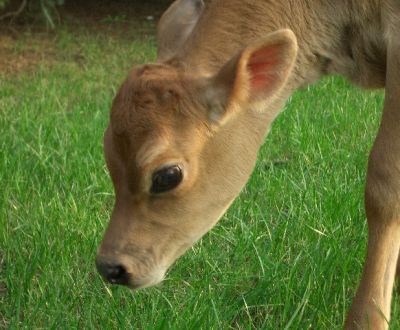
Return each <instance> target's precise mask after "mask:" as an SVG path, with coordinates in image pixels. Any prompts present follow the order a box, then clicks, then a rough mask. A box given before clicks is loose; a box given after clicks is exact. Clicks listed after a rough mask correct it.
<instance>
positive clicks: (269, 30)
mask: <svg viewBox="0 0 400 330" xmlns="http://www.w3.org/2000/svg"><path fill="white" fill-rule="evenodd" d="M203 7H204V6H203V4H202V2H201V1H196V0H178V1H176V2H175V3H174V4H173V5H172V6H171V7H170V9H169V10H168V11H167V12H166V13H165V14H164V15H163V17H162V19H161V22H160V25H159V54H158V63H155V64H148V65H144V66H141V67H137V68H135V69H133V70H132V72H131V73H130V74H129V76H128V78H127V79H126V80H125V82H124V83H123V85H122V87H121V88H120V90H119V92H118V94H117V96H116V97H115V99H114V103H113V106H112V110H111V121H110V125H109V126H108V128H107V131H106V133H105V140H104V144H105V155H106V161H107V165H108V168H109V171H110V174H111V178H112V181H113V184H114V187H115V193H116V201H115V207H114V211H113V213H112V216H111V222H110V224H109V227H108V229H107V231H106V233H105V236H104V240H103V242H102V244H101V247H100V249H99V252H98V257H97V261H96V262H97V267H98V269H99V271H100V273H101V274H102V275H103V276H104V277H105V278H106V279H107V280H109V281H110V282H111V283H118V284H125V285H128V286H129V287H131V288H139V287H146V286H150V285H153V284H156V283H158V282H160V281H161V280H162V279H163V277H164V274H165V272H166V271H167V269H168V267H169V266H170V265H171V264H172V263H173V262H174V261H175V260H176V259H177V258H178V257H179V256H180V255H182V254H183V253H184V252H185V251H186V250H187V249H188V248H189V247H191V246H192V245H193V244H194V243H195V242H196V241H197V240H198V239H199V238H200V237H202V235H204V234H205V233H206V232H207V231H208V230H210V228H212V227H213V226H214V225H215V223H216V222H217V221H218V220H219V218H220V217H221V216H222V215H223V214H224V212H225V211H226V210H227V208H228V207H229V206H230V204H231V203H232V201H233V200H234V199H235V197H236V196H237V195H238V194H239V192H240V191H241V189H242V188H243V186H244V185H245V183H246V181H247V179H248V178H249V176H250V173H251V171H252V169H253V167H254V163H255V161H256V157H257V152H258V149H259V147H260V146H261V144H262V143H263V140H264V137H265V135H266V134H267V133H268V130H269V127H270V125H271V123H272V122H273V120H274V119H275V118H276V116H277V115H278V114H279V111H280V109H281V108H282V106H283V104H284V102H285V100H287V98H288V97H289V96H290V95H291V94H292V93H293V91H295V90H296V89H297V88H299V87H300V86H304V85H307V84H310V83H312V82H315V81H316V80H318V79H319V78H320V77H322V76H324V75H328V74H341V75H343V76H345V77H347V78H348V79H350V80H351V81H353V82H354V83H355V84H357V85H359V86H361V87H364V88H379V87H385V89H386V98H385V105H384V110H383V116H382V122H381V126H380V129H379V132H378V136H377V138H376V141H375V144H374V146H373V148H372V151H371V155H370V158H369V165H368V175H367V185H366V193H365V205H366V212H367V218H368V227H369V241H368V254H367V260H366V263H365V267H364V272H363V275H362V279H361V284H360V286H359V288H358V291H357V294H356V297H355V298H354V302H353V305H352V307H351V310H350V313H349V315H348V318H347V321H346V324H345V327H346V328H347V329H358V328H363V329H367V328H371V329H386V328H387V327H388V320H389V317H390V302H391V296H392V288H393V283H394V278H395V272H396V263H397V259H398V255H399V248H400V133H399V132H400V107H399V100H400V56H399V54H400V1H399V0H333V1H327V0H296V1H291V0H270V1H266V0H265V1H263V0H214V1H212V3H211V4H210V5H209V6H208V8H206V9H205V10H203Z"/></svg>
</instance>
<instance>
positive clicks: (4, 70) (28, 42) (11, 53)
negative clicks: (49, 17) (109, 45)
mask: <svg viewBox="0 0 400 330" xmlns="http://www.w3.org/2000/svg"><path fill="white" fill-rule="evenodd" d="M14 2H15V3H16V4H18V3H19V2H18V1H14ZM171 2H172V0H147V1H139V0H136V1H132V0H101V1H96V0H89V1H78V0H67V1H65V5H64V6H62V7H58V9H57V12H56V13H54V15H53V17H54V21H55V23H56V24H57V27H56V29H55V30H51V29H49V27H48V26H47V25H46V23H45V22H44V21H43V20H42V19H40V14H38V13H37V12H34V11H33V12H32V11H31V10H30V9H29V8H27V9H26V10H25V11H24V12H23V13H22V14H21V15H19V16H18V17H15V18H13V19H12V20H3V21H0V77H1V76H3V77H4V76H10V75H15V74H18V73H21V72H31V71H34V70H35V68H37V66H38V65H43V64H44V65H51V64H53V63H55V62H57V61H59V60H60V58H63V57H65V56H64V55H63V54H60V50H58V49H57V47H56V46H55V40H56V39H57V37H58V33H59V31H60V30H62V29H64V30H67V31H68V32H70V33H72V34H82V33H83V34H94V35H101V36H103V37H104V36H110V37H112V38H123V39H126V40H132V39H133V38H137V37H138V36H143V37H148V36H150V35H154V32H155V25H156V22H157V21H158V19H159V17H160V16H161V14H162V13H163V11H164V10H165V9H166V8H167V7H168V6H169V4H170V3H171ZM14 7H15V6H14ZM9 10H11V9H9Z"/></svg>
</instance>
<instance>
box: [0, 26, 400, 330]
mask: <svg viewBox="0 0 400 330" xmlns="http://www.w3.org/2000/svg"><path fill="white" fill-rule="evenodd" d="M31 39H32V36H29V35H28V36H24V37H22V39H21V40H22V41H21V42H20V43H19V44H18V43H17V45H16V46H15V49H14V51H15V52H16V54H17V53H20V52H23V51H24V43H26V42H32V41H31ZM50 39H51V40H50V42H49V44H50V45H51V49H52V54H53V53H54V54H58V55H57V56H55V58H54V60H52V61H50V62H51V63H44V64H39V65H36V67H35V69H34V70H28V71H21V72H18V73H14V74H7V75H3V76H1V77H0V132H1V135H0V136H1V137H0V150H1V153H0V182H1V190H0V191H1V193H0V260H1V265H0V271H1V273H0V328H3V327H4V328H10V329H17V328H21V329H73V328H79V329H91V328H98V329H230V328H232V329H233V328H234V329H339V328H340V327H341V325H342V323H343V321H344V318H345V315H346V311H347V309H348V308H349V305H350V302H351V298H352V297H353V295H354V292H355V288H356V285H357V283H358V281H359V277H360V273H361V269H362V264H363V260H364V253H365V246H366V236H367V228H366V223H365V214H364V210H363V187H364V177H365V168H366V161H367V155H368V150H369V148H370V146H371V143H372V141H373V137H374V135H375V133H376V130H377V127H378V118H379V114H380V109H381V106H382V100H383V96H382V93H371V92H369V93H362V92H360V91H359V90H357V89H356V88H353V87H351V86H350V85H349V84H348V83H347V82H345V81H343V80H341V79H327V80H324V81H323V82H321V83H320V84H318V85H317V86H313V87H310V88H309V89H307V90H304V91H300V92H298V93H297V94H295V95H294V96H293V97H292V98H291V99H290V101H289V102H288V104H287V107H286V110H285V111H284V113H283V114H282V115H281V116H280V117H279V118H278V120H277V121H276V123H275V124H274V126H273V129H272V132H271V134H270V135H269V137H268V139H267V140H266V142H265V145H264V147H263V148H262V150H261V151H260V157H259V162H258V164H257V167H256V169H255V171H254V174H253V176H252V178H251V180H250V181H249V183H248V185H247V187H246V188H245V190H244V191H243V193H242V194H241V195H240V197H239V198H238V199H237V200H236V202H235V203H234V205H233V206H232V207H231V208H230V210H229V211H228V213H227V214H226V215H225V216H224V218H223V219H222V220H221V222H220V223H219V224H218V225H217V227H216V228H214V230H213V231H212V232H210V233H209V234H207V235H206V236H205V237H204V238H203V239H202V240H201V242H199V243H198V244H197V245H196V246H195V247H194V248H193V249H192V250H191V251H189V252H188V253H187V254H186V255H185V256H184V257H183V258H181V259H180V260H179V261H178V262H177V263H176V264H175V266H174V267H173V269H172V270H171V271H170V272H169V274H168V276H167V279H166V280H165V282H164V283H163V284H162V285H161V286H158V287H156V288H152V289H146V290H143V291H139V292H134V293H132V292H130V291H128V290H127V289H125V288H122V287H110V286H108V285H106V284H105V283H103V281H102V280H101V279H100V277H99V276H98V274H97V273H96V270H95V266H94V258H95V254H96V249H97V246H98V243H99V242H100V240H101V237H102V234H103V231H104V229H105V226H106V224H107V221H108V217H109V214H110V211H111V208H112V204H113V190H112V186H111V183H110V179H109V177H108V174H107V171H106V168H105V165H104V161H103V154H102V134H103V131H104V129H105V127H106V125H107V121H108V111H109V108H110V103H111V100H112V97H113V95H114V93H115V91H116V89H117V88H118V85H119V84H120V83H121V81H122V79H123V77H124V76H125V74H126V72H127V70H128V69H129V67H130V66H131V65H132V64H133V63H143V62H146V61H151V60H153V59H154V56H155V43H154V39H153V38H151V37H150V38H146V37H140V38H134V37H133V38H130V40H127V39H128V38H120V37H118V38H116V37H113V36H111V35H101V34H92V33H88V34H85V33H75V32H72V31H69V30H68V29H66V28H60V30H59V31H57V33H55V34H54V35H52V37H51V38H50ZM29 40H30V41H29ZM47 62H49V61H47ZM397 298H398V297H395V299H397ZM392 317H393V324H392V329H400V304H398V303H397V304H394V305H393V314H392Z"/></svg>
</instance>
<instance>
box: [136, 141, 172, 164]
mask: <svg viewBox="0 0 400 330" xmlns="http://www.w3.org/2000/svg"><path fill="white" fill-rule="evenodd" d="M168 146H169V144H168V142H167V141H166V140H162V139H150V140H147V141H146V142H145V143H143V145H142V146H141V147H140V149H139V151H138V153H137V154H136V163H137V164H138V166H139V167H144V166H146V165H148V164H150V163H151V162H152V161H153V160H154V159H156V158H157V157H158V156H159V155H161V154H162V153H164V152H165V151H166V150H167V148H168Z"/></svg>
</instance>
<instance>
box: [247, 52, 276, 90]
mask: <svg viewBox="0 0 400 330" xmlns="http://www.w3.org/2000/svg"><path fill="white" fill-rule="evenodd" d="M278 54H279V46H276V45H275V46H270V47H265V48H262V49H260V50H257V51H256V52H254V53H253V54H252V55H251V57H250V59H249V61H248V63H247V69H248V70H249V73H250V76H251V78H250V90H251V92H252V94H256V95H257V94H258V93H260V92H263V91H264V92H265V91H268V89H269V87H270V86H271V85H272V84H273V83H274V79H275V75H274V74H273V73H274V71H276V67H277V66H278V65H279V58H278Z"/></svg>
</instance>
